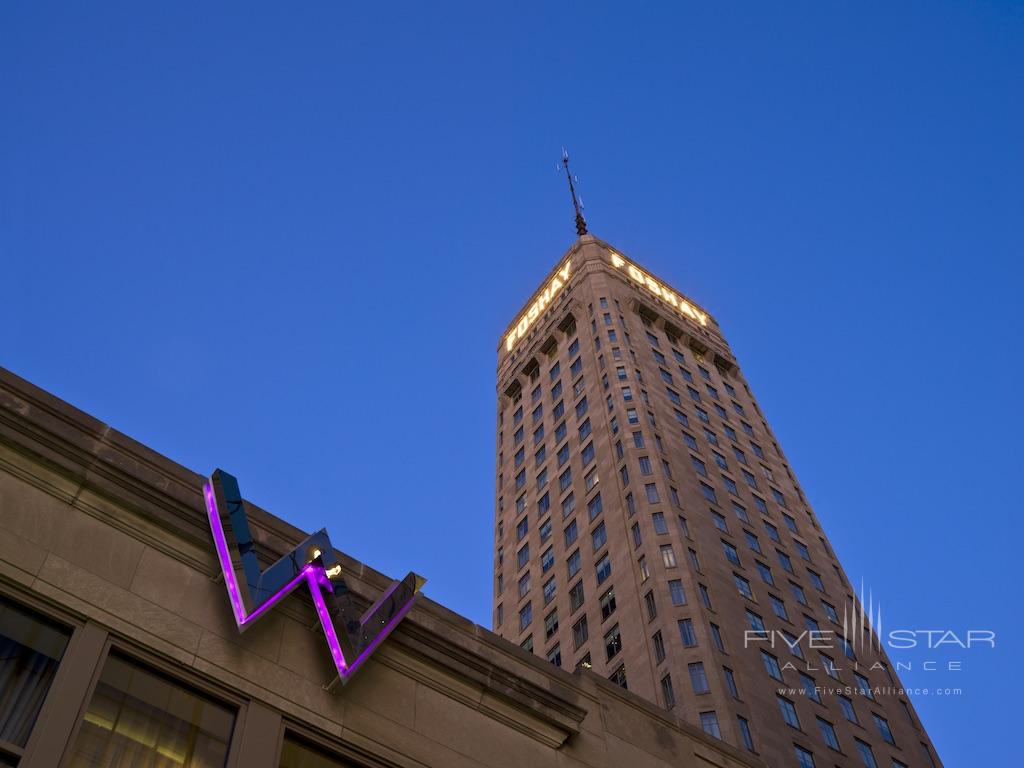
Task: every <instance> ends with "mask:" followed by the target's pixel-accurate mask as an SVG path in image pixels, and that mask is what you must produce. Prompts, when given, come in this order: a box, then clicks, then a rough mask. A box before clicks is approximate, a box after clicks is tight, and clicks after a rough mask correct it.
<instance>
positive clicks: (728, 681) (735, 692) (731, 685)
mask: <svg viewBox="0 0 1024 768" xmlns="http://www.w3.org/2000/svg"><path fill="white" fill-rule="evenodd" d="M722 674H724V675H725V687H726V688H728V689H729V695H730V696H732V697H733V698H734V699H738V698H739V697H740V692H739V689H738V688H736V676H735V675H733V673H732V670H731V669H729V668H728V667H722Z"/></svg>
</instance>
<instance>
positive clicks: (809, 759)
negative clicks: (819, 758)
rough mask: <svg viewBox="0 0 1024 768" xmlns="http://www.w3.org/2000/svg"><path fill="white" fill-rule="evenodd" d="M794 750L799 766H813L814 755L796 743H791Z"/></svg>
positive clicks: (801, 767) (813, 767)
mask: <svg viewBox="0 0 1024 768" xmlns="http://www.w3.org/2000/svg"><path fill="white" fill-rule="evenodd" d="M793 749H794V750H795V751H796V764H797V766H799V768H815V765H814V755H812V754H811V753H810V752H808V751H807V750H806V749H804V748H803V747H801V746H800V745H798V744H794V745H793Z"/></svg>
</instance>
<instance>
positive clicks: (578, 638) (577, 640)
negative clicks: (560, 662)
mask: <svg viewBox="0 0 1024 768" xmlns="http://www.w3.org/2000/svg"><path fill="white" fill-rule="evenodd" d="M588 636H589V635H588V631H587V617H586V616H582V617H581V618H580V620H579V621H577V622H576V623H575V624H573V625H572V644H573V650H577V649H579V647H580V646H581V645H583V644H584V643H585V642H587V637H588Z"/></svg>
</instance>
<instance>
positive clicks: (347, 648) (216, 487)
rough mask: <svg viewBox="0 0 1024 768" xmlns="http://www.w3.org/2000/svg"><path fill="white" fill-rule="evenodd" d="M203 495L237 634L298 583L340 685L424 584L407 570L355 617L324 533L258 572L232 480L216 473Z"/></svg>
mask: <svg viewBox="0 0 1024 768" xmlns="http://www.w3.org/2000/svg"><path fill="white" fill-rule="evenodd" d="M203 497H204V499H205V500H206V514H207V516H208V517H209V520H210V531H211V533H212V534H213V543H214V545H215V546H216V547H217V558H218V560H219V561H220V567H221V572H222V573H223V574H224V584H225V586H226V587H227V590H228V597H229V598H230V600H231V608H232V610H233V611H234V613H235V623H236V624H237V625H238V630H239V631H240V632H244V631H245V630H246V629H247V628H248V627H249V626H250V625H252V624H253V623H254V622H255V621H256V620H257V619H259V618H260V617H261V616H263V615H264V614H266V613H268V612H269V611H270V609H271V608H273V607H274V606H275V605H277V603H279V602H280V601H281V600H283V599H284V598H285V597H287V596H288V594H289V593H291V591H292V590H294V589H296V588H298V587H300V586H302V585H303V584H305V585H306V586H307V587H308V588H309V593H310V595H311V596H312V598H313V606H314V607H315V608H316V613H317V616H318V617H319V619H320V626H321V627H322V628H323V631H324V636H325V637H326V638H327V646H328V648H330V651H331V657H332V658H333V659H334V666H335V667H336V668H337V670H338V678H339V679H340V680H341V682H343V683H344V682H346V681H347V680H348V679H349V677H351V676H352V674H353V673H354V672H355V671H356V670H357V669H358V668H359V667H360V666H361V665H362V663H363V662H364V661H366V659H367V658H368V657H369V656H370V654H371V653H373V651H374V649H375V648H376V647H377V646H378V645H380V644H381V643H382V642H383V641H384V639H385V638H386V637H387V636H388V635H389V634H391V632H392V631H393V630H394V628H395V627H396V626H397V625H398V622H399V621H401V620H402V617H403V616H405V614H407V613H408V612H409V609H410V608H412V604H413V602H415V600H416V595H417V594H418V593H419V590H420V587H422V586H423V584H424V582H425V581H426V580H425V579H423V578H422V577H420V576H417V575H416V574H415V573H411V572H410V573H409V574H408V575H407V576H406V577H405V578H404V579H402V580H401V581H395V582H392V584H391V586H390V587H388V588H387V589H386V590H385V591H384V594H383V595H381V597H380V599H378V600H377V602H375V603H374V604H373V605H371V606H370V607H369V608H368V609H367V610H366V611H365V612H364V613H362V614H360V613H359V611H358V608H357V607H356V606H355V604H354V602H353V600H352V595H351V594H350V593H349V590H348V587H347V586H346V585H345V580H344V579H343V578H342V577H341V565H340V563H338V561H337V558H336V557H335V554H334V549H333V548H332V547H331V541H330V539H329V538H328V537H327V531H326V530H324V529H320V530H319V531H317V532H316V533H314V534H313V535H312V536H310V537H309V538H308V539H306V540H305V541H304V542H302V543H301V544H300V545H299V546H297V547H296V548H295V549H293V550H292V551H291V552H289V553H288V554H287V555H285V556H284V557H282V558H281V559H280V560H278V561H277V562H276V563H274V564H273V565H271V566H270V567H269V568H267V570H265V571H261V570H260V566H259V562H258V560H257V557H256V544H255V542H254V541H253V538H252V533H251V531H250V530H249V519H248V517H247V516H246V514H245V508H244V506H243V504H242V495H241V493H239V490H238V481H237V480H235V478H234V477H232V476H231V475H229V474H227V473H226V472H222V471H221V470H219V469H218V470H217V471H216V472H214V473H213V476H212V477H211V478H210V481H209V482H208V483H206V484H205V485H204V486H203ZM222 514H225V515H226V516H227V521H228V525H229V526H230V529H231V533H232V536H233V538H234V540H235V547H236V549H237V554H238V557H239V559H240V560H241V562H242V572H243V574H244V575H245V583H244V584H239V581H238V577H237V576H236V574H235V567H234V565H233V563H232V559H231V554H232V553H231V548H230V546H229V545H228V540H227V536H226V534H225V531H224V522H223V520H222V519H221V515H222Z"/></svg>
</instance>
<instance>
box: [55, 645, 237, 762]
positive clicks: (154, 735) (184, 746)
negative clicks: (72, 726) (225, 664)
mask: <svg viewBox="0 0 1024 768" xmlns="http://www.w3.org/2000/svg"><path fill="white" fill-rule="evenodd" d="M234 725H235V713H234V712H233V711H232V710H231V709H229V708H228V707H227V706H225V705H223V704H220V703H219V702H216V701H214V700H212V699H210V698H207V697H206V696H204V695H202V694H199V693H195V692H193V691H191V690H189V689H187V688H185V687H184V686H182V685H180V684H179V683H176V682H174V681H172V680H169V679H167V678H165V677H163V676H161V675H157V674H155V673H153V672H150V671H149V670H147V669H144V668H143V667H140V666H138V665H136V664H135V663H133V662H131V661H128V660H127V659H123V658H121V657H120V656H116V655H111V656H109V657H108V658H107V661H106V663H105V664H104V665H103V672H102V674H101V675H100V679H99V682H98V683H97V684H96V690H95V691H94V692H93V695H92V700H91V701H90V702H89V708H88V710H87V711H86V713H85V717H84V718H83V721H82V726H81V730H80V731H79V733H78V738H77V739H76V741H75V745H74V747H73V748H72V759H71V763H72V764H74V765H111V764H115V763H116V764H118V765H128V764H129V763H130V764H131V765H152V766H156V765H166V764H168V763H167V761H168V760H170V759H173V761H174V763H175V764H177V765H194V766H207V765H210V766H212V765H223V764H224V762H225V759H226V758H227V752H228V744H229V742H230V741H231V732H232V730H233V729H234ZM115 756H116V757H115ZM172 756H173V758H172ZM111 760H113V761H114V762H113V763H112V762H109V761H111Z"/></svg>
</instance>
